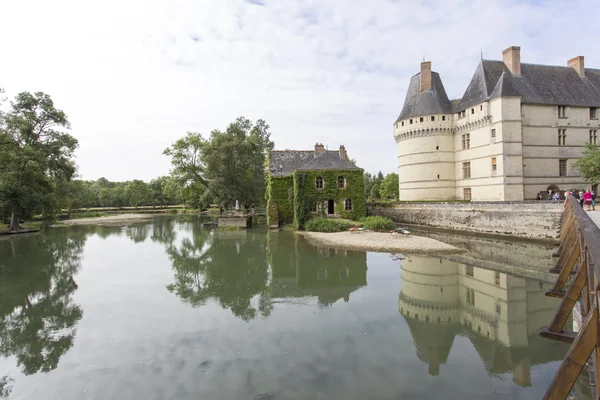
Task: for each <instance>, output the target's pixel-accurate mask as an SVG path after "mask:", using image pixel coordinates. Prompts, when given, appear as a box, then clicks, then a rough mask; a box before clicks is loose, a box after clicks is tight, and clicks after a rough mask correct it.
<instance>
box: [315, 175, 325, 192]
mask: <svg viewBox="0 0 600 400" xmlns="http://www.w3.org/2000/svg"><path fill="white" fill-rule="evenodd" d="M323 184H324V182H323V178H321V177H320V176H317V179H316V182H315V186H316V187H317V189H323Z"/></svg>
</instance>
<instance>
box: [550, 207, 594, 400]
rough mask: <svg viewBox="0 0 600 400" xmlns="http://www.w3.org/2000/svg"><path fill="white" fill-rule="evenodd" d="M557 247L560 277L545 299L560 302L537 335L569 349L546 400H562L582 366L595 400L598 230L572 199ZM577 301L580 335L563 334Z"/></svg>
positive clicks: (572, 333)
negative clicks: (586, 372) (578, 304)
mask: <svg viewBox="0 0 600 400" xmlns="http://www.w3.org/2000/svg"><path fill="white" fill-rule="evenodd" d="M558 245H559V247H558V251H557V252H556V254H555V255H554V256H555V257H557V258H558V262H557V265H556V268H554V269H553V270H551V272H554V273H558V278H557V279H556V283H555V284H554V287H553V288H552V289H551V290H549V291H548V292H546V295H547V296H551V297H558V298H561V299H562V302H561V303H560V306H559V307H558V310H557V311H556V315H555V316H554V318H553V320H552V322H551V323H550V325H548V326H547V327H544V328H542V330H541V331H540V335H542V336H543V337H546V338H549V339H554V340H559V341H562V342H566V343H571V348H570V349H569V351H568V353H567V355H566V357H565V359H564V360H563V362H562V364H561V366H560V368H559V370H558V371H557V373H556V375H555V376H554V379H553V380H552V383H551V384H550V387H549V388H548V390H547V391H546V394H545V395H544V399H557V400H558V399H560V400H563V399H566V398H567V396H568V395H569V393H570V392H571V390H572V388H573V385H575V382H576V381H577V379H578V378H579V375H580V374H581V372H582V371H583V368H584V367H585V365H586V364H587V365H588V374H589V379H590V386H591V389H592V395H593V398H595V399H598V394H597V393H598V392H597V390H596V382H600V376H599V375H598V368H596V366H597V365H598V360H599V358H600V347H599V345H600V341H599V340H598V337H599V333H600V332H599V330H598V326H599V323H598V315H599V313H598V307H599V304H600V302H599V298H598V288H599V286H598V283H599V281H600V229H598V227H597V226H596V224H595V223H594V222H593V221H592V220H591V219H590V217H589V216H588V215H587V214H586V212H585V211H583V208H582V207H581V206H580V205H579V203H578V202H577V200H575V198H574V197H572V196H569V197H568V198H567V200H566V202H565V210H564V212H563V214H562V223H561V231H560V239H559V241H558ZM578 301H579V303H580V306H581V316H582V324H581V327H580V329H579V332H570V331H565V330H564V329H563V328H564V326H565V323H566V322H567V320H568V319H569V315H570V314H571V311H572V310H573V307H574V306H575V304H576V303H577V302H578Z"/></svg>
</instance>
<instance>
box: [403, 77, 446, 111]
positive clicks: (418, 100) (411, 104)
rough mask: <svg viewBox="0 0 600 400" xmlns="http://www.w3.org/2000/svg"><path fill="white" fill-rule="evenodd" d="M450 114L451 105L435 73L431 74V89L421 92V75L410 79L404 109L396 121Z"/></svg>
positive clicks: (440, 80)
mask: <svg viewBox="0 0 600 400" xmlns="http://www.w3.org/2000/svg"><path fill="white" fill-rule="evenodd" d="M432 114H452V104H451V103H450V100H448V95H447V94H446V89H444V84H443V83H442V79H441V78H440V75H439V74H438V73H437V72H432V73H431V89H430V90H423V91H421V73H418V74H416V75H415V76H413V77H412V78H411V79H410V84H409V85H408V91H407V92H406V99H405V100H404V107H402V111H401V112H400V115H399V116H398V119H397V120H396V122H397V121H400V120H402V119H407V118H413V117H418V116H421V115H432Z"/></svg>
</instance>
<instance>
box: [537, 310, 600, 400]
mask: <svg viewBox="0 0 600 400" xmlns="http://www.w3.org/2000/svg"><path fill="white" fill-rule="evenodd" d="M597 335H598V309H597V308H594V311H593V312H590V313H588V315H587V316H586V317H585V321H584V323H583V327H582V328H581V331H579V334H578V335H577V337H576V338H575V341H574V342H573V345H572V346H571V348H570V349H569V352H568V353H567V356H566V358H565V359H564V360H563V362H562V364H561V366H560V368H559V369H558V371H557V372H556V375H554V378H553V379H552V383H550V387H548V390H547V391H546V394H544V399H545V400H564V399H566V398H567V396H568V395H569V393H570V392H571V389H572V388H573V385H575V382H576V381H577V378H578V377H579V375H580V374H581V371H582V370H583V367H584V366H585V364H586V362H587V360H588V359H589V358H590V355H591V354H592V352H593V351H594V349H595V348H596V345H597Z"/></svg>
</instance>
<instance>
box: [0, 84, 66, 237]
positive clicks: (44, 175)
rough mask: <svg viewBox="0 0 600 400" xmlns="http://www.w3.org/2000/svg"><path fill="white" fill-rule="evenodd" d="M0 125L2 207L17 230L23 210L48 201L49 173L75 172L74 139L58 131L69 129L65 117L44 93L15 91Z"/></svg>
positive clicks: (24, 212) (32, 210)
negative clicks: (15, 94) (9, 215)
mask: <svg viewBox="0 0 600 400" xmlns="http://www.w3.org/2000/svg"><path fill="white" fill-rule="evenodd" d="M0 125H1V127H0V131H2V136H1V137H0V142H1V143H2V146H1V147H0V153H1V154H0V172H1V173H0V207H2V208H6V209H8V210H9V211H10V213H11V220H10V229H11V230H13V231H16V230H19V229H20V224H19V217H20V216H21V215H24V214H30V213H32V212H34V211H35V210H40V209H41V208H43V207H45V206H47V205H48V204H49V200H48V197H49V196H50V195H51V193H52V191H53V185H52V183H51V178H53V177H54V178H58V177H60V178H62V179H66V180H69V179H70V178H71V176H73V174H74V173H75V163H74V161H73V153H74V151H75V149H76V148H77V140H76V139H75V138H73V137H72V136H71V135H69V134H67V133H64V132H61V131H60V130H59V129H61V128H62V129H68V128H70V124H69V121H68V119H67V116H66V115H65V113H64V112H63V111H61V110H59V109H57V108H55V107H54V103H53V101H52V99H51V98H50V96H48V95H47V94H44V93H42V92H37V93H35V94H31V93H28V92H23V93H20V94H18V95H17V97H16V98H15V101H14V102H12V103H11V108H10V110H9V111H8V112H7V113H6V114H4V115H3V116H2V122H1V124H0Z"/></svg>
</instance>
